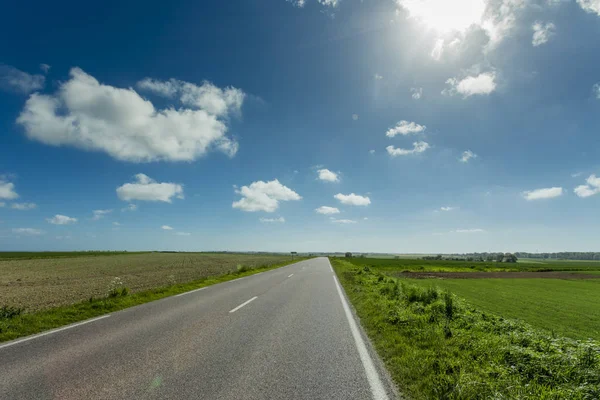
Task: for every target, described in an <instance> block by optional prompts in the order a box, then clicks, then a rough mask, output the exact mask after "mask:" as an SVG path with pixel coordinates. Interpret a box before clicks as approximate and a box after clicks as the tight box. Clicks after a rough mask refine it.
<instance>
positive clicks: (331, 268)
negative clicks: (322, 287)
mask: <svg viewBox="0 0 600 400" xmlns="http://www.w3.org/2000/svg"><path fill="white" fill-rule="evenodd" d="M329 269H330V270H331V272H333V267H332V266H331V264H329ZM333 273H334V274H335V272H333Z"/></svg>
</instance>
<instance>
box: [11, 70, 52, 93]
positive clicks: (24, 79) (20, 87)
mask: <svg viewBox="0 0 600 400" xmlns="http://www.w3.org/2000/svg"><path fill="white" fill-rule="evenodd" d="M45 81H46V78H45V77H44V75H31V74H28V73H27V72H23V71H21V70H18V69H16V68H15V67H11V66H10V65H3V64H0V89H2V90H5V91H8V92H14V93H20V94H28V93H31V92H35V91H36V90H40V89H42V88H43V87H44V83H45Z"/></svg>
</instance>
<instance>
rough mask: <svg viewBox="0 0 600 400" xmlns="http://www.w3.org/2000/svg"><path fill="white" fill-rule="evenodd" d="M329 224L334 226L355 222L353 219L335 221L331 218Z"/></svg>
mask: <svg viewBox="0 0 600 400" xmlns="http://www.w3.org/2000/svg"><path fill="white" fill-rule="evenodd" d="M331 222H333V223H334V224H356V222H357V221H355V220H353V219H335V218H331Z"/></svg>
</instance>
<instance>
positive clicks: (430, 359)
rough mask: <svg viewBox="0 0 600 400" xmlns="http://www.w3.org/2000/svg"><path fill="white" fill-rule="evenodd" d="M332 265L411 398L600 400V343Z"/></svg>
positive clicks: (348, 266) (338, 263) (368, 271)
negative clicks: (560, 334) (555, 333)
mask: <svg viewBox="0 0 600 400" xmlns="http://www.w3.org/2000/svg"><path fill="white" fill-rule="evenodd" d="M332 265H333V267H334V269H335V271H336V274H337V276H338V278H339V280H340V283H341V284H342V286H343V287H344V289H345V291H346V294H347V296H348V298H349V299H350V301H351V302H352V304H353V305H354V307H355V309H356V312H357V314H358V316H359V318H360V320H361V324H362V326H363V327H364V328H365V330H366V332H367V334H368V336H369V337H370V338H371V340H372V342H373V344H374V346H375V348H376V350H377V352H378V353H379V355H380V356H381V358H382V359H383V360H384V362H385V364H386V365H387V368H388V371H389V372H390V374H391V375H392V377H393V379H394V380H395V382H396V383H397V384H398V386H399V388H400V391H401V392H403V393H405V394H406V395H408V397H409V398H413V399H432V398H435V399H483V398H485V399H489V398H493V399H581V400H583V399H597V398H600V344H599V343H598V342H595V341H591V340H589V341H577V340H573V339H568V338H563V337H556V336H553V335H550V334H546V333H544V332H541V331H538V330H535V329H533V328H531V327H530V326H529V325H527V324H525V323H523V322H518V321H513V320H507V319H503V318H501V317H497V316H495V315H493V314H489V313H485V312H481V311H479V310H477V309H475V308H474V307H473V306H471V305H470V304H468V303H467V302H465V301H463V300H460V299H458V298H456V297H455V296H454V295H452V294H451V293H450V292H447V291H441V290H439V289H437V288H433V287H429V288H424V287H421V286H418V285H413V284H410V283H406V282H404V281H402V280H400V279H397V278H392V277H388V276H385V275H383V274H381V273H379V272H374V271H372V270H371V268H369V267H368V266H362V265H360V266H357V265H354V264H352V263H350V262H347V261H343V260H335V259H333V260H332Z"/></svg>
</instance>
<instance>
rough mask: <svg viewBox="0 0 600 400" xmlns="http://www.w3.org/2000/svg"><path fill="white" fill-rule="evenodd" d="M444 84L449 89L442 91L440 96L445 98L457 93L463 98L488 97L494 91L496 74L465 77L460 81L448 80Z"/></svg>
mask: <svg viewBox="0 0 600 400" xmlns="http://www.w3.org/2000/svg"><path fill="white" fill-rule="evenodd" d="M446 84H447V85H448V86H449V87H448V88H446V89H444V90H442V94H443V95H446V96H453V95H455V94H457V93H458V94H461V95H462V96H463V97H464V98H467V97H470V96H473V95H488V94H490V93H492V92H493V91H494V90H496V74H495V73H494V72H485V73H482V74H479V75H477V76H467V77H466V78H464V79H461V80H458V79H456V78H450V79H448V80H447V81H446Z"/></svg>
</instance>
